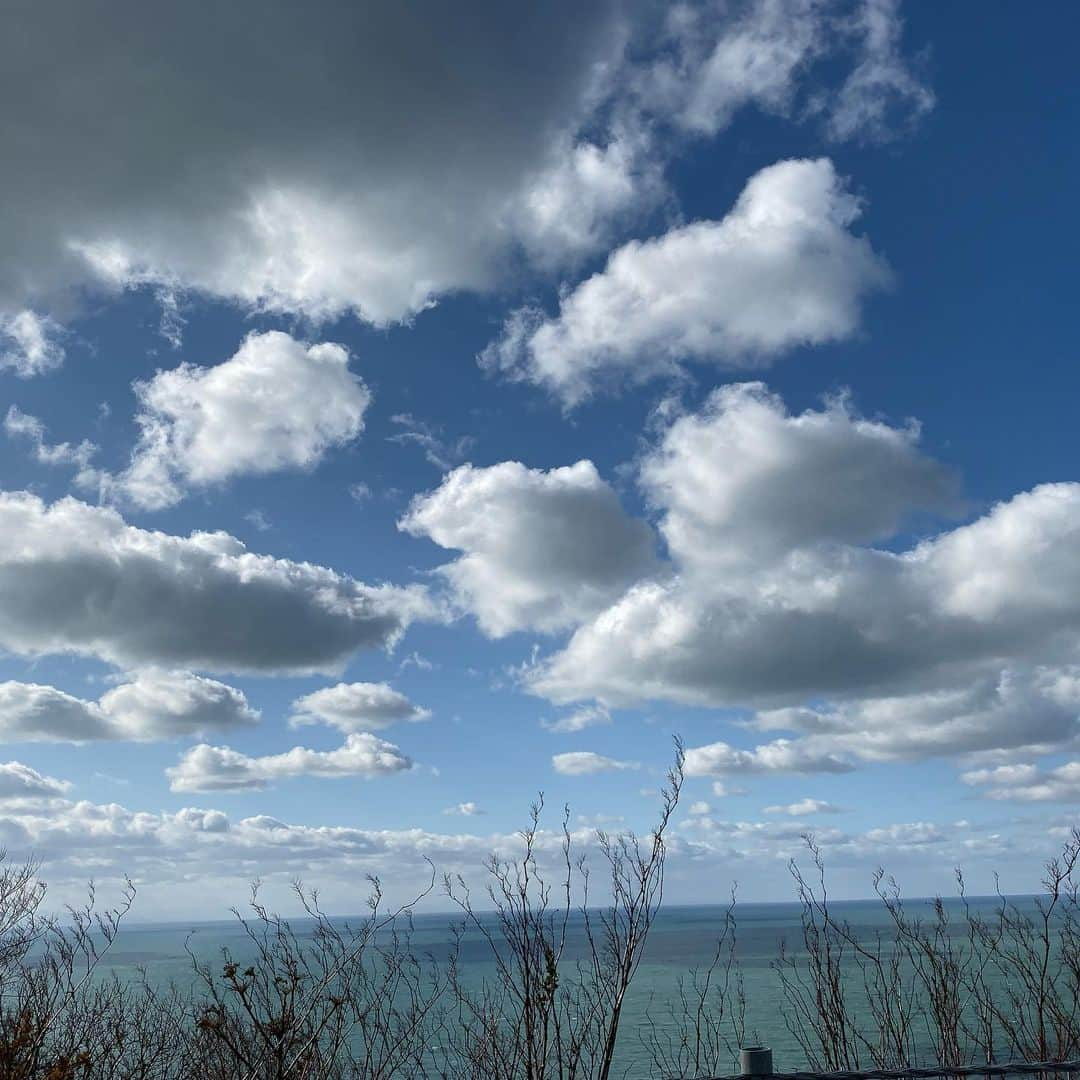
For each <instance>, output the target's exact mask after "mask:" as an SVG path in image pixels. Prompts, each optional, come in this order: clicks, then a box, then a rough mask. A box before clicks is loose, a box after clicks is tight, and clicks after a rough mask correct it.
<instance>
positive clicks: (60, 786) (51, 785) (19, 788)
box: [0, 761, 71, 802]
mask: <svg viewBox="0 0 1080 1080" xmlns="http://www.w3.org/2000/svg"><path fill="white" fill-rule="evenodd" d="M70 788H71V784H69V783H68V782H67V781H66V780H56V779H54V778H53V777H51V776H43V775H42V774H41V773H39V772H38V771H37V770H36V769H31V768H30V766H29V765H23V764H22V763H21V762H18V761H5V762H3V763H2V764H0V801H3V802H9V801H11V800H21V799H52V798H56V797H58V796H61V795H63V794H64V793H65V792H67V791H69V790H70Z"/></svg>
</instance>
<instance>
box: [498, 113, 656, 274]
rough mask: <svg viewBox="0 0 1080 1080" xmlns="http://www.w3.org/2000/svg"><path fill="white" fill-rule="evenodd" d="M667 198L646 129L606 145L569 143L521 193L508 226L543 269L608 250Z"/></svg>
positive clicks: (625, 132)
mask: <svg viewBox="0 0 1080 1080" xmlns="http://www.w3.org/2000/svg"><path fill="white" fill-rule="evenodd" d="M665 194H666V185H665V183H664V179H663V168H662V165H661V163H660V161H659V160H657V156H656V152H655V147H654V145H653V141H652V140H651V139H650V138H649V136H648V134H647V131H646V130H645V128H644V127H635V128H627V129H624V130H622V131H619V132H617V133H615V134H614V135H613V137H612V138H611V139H610V140H609V141H608V142H607V144H606V145H604V146H598V145H597V144H595V143H593V142H589V141H587V140H585V141H581V142H574V141H573V140H565V141H563V142H562V143H560V144H558V145H556V146H555V147H553V152H552V157H551V162H550V164H549V165H548V167H547V168H545V169H544V170H543V171H541V172H539V173H538V174H537V175H536V176H535V177H534V178H533V179H532V180H531V182H530V183H529V184H527V186H526V187H525V189H524V191H523V192H522V195H521V198H520V199H519V201H518V202H516V203H515V204H514V206H513V208H512V210H511V214H512V215H513V216H512V220H511V223H510V224H511V227H512V228H513V230H514V232H516V233H517V234H518V236H519V237H520V241H521V243H522V245H523V246H524V248H525V250H526V251H527V252H528V253H529V255H530V256H531V257H532V259H533V261H534V262H536V263H537V264H538V265H540V266H541V267H543V268H545V269H556V268H558V267H559V266H560V265H562V264H565V263H571V264H573V263H574V262H575V261H577V260H578V259H580V258H582V257H584V256H587V255H591V254H593V253H595V252H598V251H602V250H604V248H605V247H607V246H608V245H609V243H610V241H611V240H612V239H613V237H614V236H615V235H616V231H617V230H618V229H619V228H622V227H625V226H626V225H627V224H628V223H629V221H630V219H631V217H632V216H633V215H635V214H640V213H643V212H645V211H647V210H649V209H650V208H651V207H652V206H654V205H656V204H657V203H659V202H660V201H661V200H662V199H663V198H664V196H665Z"/></svg>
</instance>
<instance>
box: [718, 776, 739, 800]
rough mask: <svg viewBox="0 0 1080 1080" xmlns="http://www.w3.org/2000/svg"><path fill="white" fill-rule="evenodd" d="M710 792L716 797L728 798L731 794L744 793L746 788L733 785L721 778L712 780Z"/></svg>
mask: <svg viewBox="0 0 1080 1080" xmlns="http://www.w3.org/2000/svg"><path fill="white" fill-rule="evenodd" d="M712 792H713V794H714V795H715V796H716V797H717V798H718V799H729V798H731V797H732V796H733V795H745V794H746V788H743V787H737V786H733V785H731V784H728V783H726V782H725V781H723V780H714V781H713V785H712Z"/></svg>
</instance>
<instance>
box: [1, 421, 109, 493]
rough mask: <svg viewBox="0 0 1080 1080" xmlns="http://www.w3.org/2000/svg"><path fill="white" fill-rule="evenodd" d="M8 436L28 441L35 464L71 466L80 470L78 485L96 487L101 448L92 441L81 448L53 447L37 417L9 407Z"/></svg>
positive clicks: (69, 444)
mask: <svg viewBox="0 0 1080 1080" xmlns="http://www.w3.org/2000/svg"><path fill="white" fill-rule="evenodd" d="M4 432H5V433H6V434H7V436H8V438H11V439H26V440H27V441H28V442H29V443H30V445H31V447H32V448H33V453H34V460H35V461H36V462H38V464H40V465H70V466H72V467H74V468H75V469H76V474H75V482H76V483H77V484H92V483H93V482H94V479H95V476H96V474H95V472H94V470H93V468H92V466H91V464H90V463H91V461H92V460H93V458H94V455H95V454H96V453H97V451H98V448H97V446H96V445H95V444H94V443H92V442H90V441H89V440H88V439H83V440H82V441H81V442H79V443H77V444H74V445H73V444H71V443H67V442H62V443H50V442H48V441H47V440H46V438H45V433H46V432H45V425H44V424H43V423H42V422H41V420H39V419H38V418H37V417H36V416H31V415H30V414H29V413H24V412H23V411H22V410H21V409H20V408H19V407H18V406H17V405H11V406H9V407H8V411H7V414H6V415H5V416H4Z"/></svg>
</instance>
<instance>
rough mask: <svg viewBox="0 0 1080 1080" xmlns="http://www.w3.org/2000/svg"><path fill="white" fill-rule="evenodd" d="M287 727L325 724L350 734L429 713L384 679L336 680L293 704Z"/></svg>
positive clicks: (413, 718)
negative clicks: (363, 680) (333, 684)
mask: <svg viewBox="0 0 1080 1080" xmlns="http://www.w3.org/2000/svg"><path fill="white" fill-rule="evenodd" d="M292 713H293V715H292V716H291V717H290V718H289V725H290V727H300V726H302V725H304V724H327V725H329V726H330V727H335V728H337V729H338V731H341V732H342V733H344V734H346V735H349V734H351V733H353V732H357V731H378V730H379V729H380V728H385V727H389V726H390V725H391V724H396V723H399V722H401V721H403V720H408V721H413V722H416V721H418V720H427V719H428V718H429V717H430V716H431V711H430V710H429V709H423V708H421V707H420V706H419V705H414V704H413V703H412V702H411V701H410V700H409V699H408V698H407V697H406V696H405V695H404V694H402V693H400V692H399V691H397V690H394V689H393V688H392V687H391V686H388V685H387V684H386V683H368V682H358V683H338V684H337V685H336V686H327V687H324V688H323V689H322V690H316V691H314V692H313V693H311V694H305V695H304V697H302V698H298V699H297V700H296V701H294V702H293V704H292Z"/></svg>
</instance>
